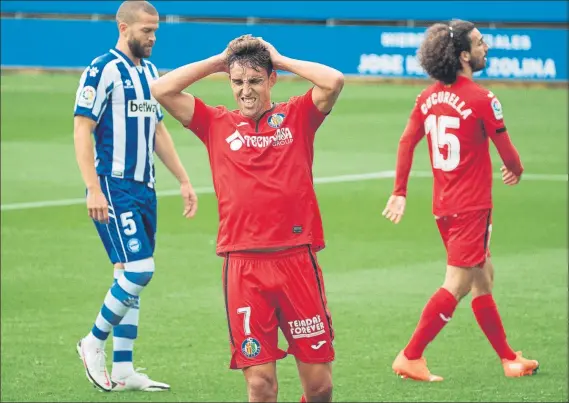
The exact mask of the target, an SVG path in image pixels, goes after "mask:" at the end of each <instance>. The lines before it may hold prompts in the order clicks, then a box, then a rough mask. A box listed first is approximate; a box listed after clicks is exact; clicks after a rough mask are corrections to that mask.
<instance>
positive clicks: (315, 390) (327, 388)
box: [304, 377, 333, 402]
mask: <svg viewBox="0 0 569 403" xmlns="http://www.w3.org/2000/svg"><path fill="white" fill-rule="evenodd" d="M332 390H333V385H332V378H331V377H330V379H327V380H325V381H320V382H318V383H311V382H307V384H306V386H305V390H304V396H305V397H306V401H307V402H331V401H332Z"/></svg>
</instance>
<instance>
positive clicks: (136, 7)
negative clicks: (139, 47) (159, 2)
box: [116, 0, 158, 24]
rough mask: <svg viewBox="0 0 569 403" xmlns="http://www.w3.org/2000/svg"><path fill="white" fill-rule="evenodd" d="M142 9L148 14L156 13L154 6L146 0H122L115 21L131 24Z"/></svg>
mask: <svg viewBox="0 0 569 403" xmlns="http://www.w3.org/2000/svg"><path fill="white" fill-rule="evenodd" d="M139 11H142V12H143V13H146V14H150V15H158V11H157V10H156V8H155V7H154V6H153V5H152V4H150V3H149V2H147V1H139V0H127V1H124V2H123V3H122V4H121V5H120V7H119V9H118V10H117V14H116V20H117V22H125V23H127V24H131V23H133V22H135V21H136V14H137V13H138V12H139Z"/></svg>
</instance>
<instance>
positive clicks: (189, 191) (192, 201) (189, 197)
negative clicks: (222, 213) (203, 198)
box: [180, 182, 198, 218]
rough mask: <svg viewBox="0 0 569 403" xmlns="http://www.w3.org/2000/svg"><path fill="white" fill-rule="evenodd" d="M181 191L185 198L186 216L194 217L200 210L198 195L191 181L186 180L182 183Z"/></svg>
mask: <svg viewBox="0 0 569 403" xmlns="http://www.w3.org/2000/svg"><path fill="white" fill-rule="evenodd" d="M180 193H181V194H182V199H183V200H184V213H183V215H184V217H186V218H193V217H194V216H195V215H196V212H197V211H198V196H197V194H196V192H195V191H194V188H193V187H192V185H191V183H189V182H184V183H182V184H181V185H180Z"/></svg>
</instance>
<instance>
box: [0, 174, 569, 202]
mask: <svg viewBox="0 0 569 403" xmlns="http://www.w3.org/2000/svg"><path fill="white" fill-rule="evenodd" d="M411 176H413V177H417V178H430V177H432V173H431V172H427V171H418V172H412V173H411ZM393 177H395V171H380V172H370V173H365V174H353V175H339V176H324V177H321V178H314V183H317V184H321V183H342V182H361V181H366V180H372V179H388V178H393ZM495 178H500V175H499V174H498V175H495ZM526 180H537V181H554V182H567V180H568V176H567V175H559V174H551V175H549V174H524V175H523V179H522V181H526ZM195 190H196V193H197V194H198V197H199V195H200V194H208V193H213V188H212V187H198V188H196V189H195ZM179 192H180V190H179V189H169V190H163V191H158V192H157V196H158V197H167V196H176V195H178V194H179ZM83 203H85V199H84V198H77V199H60V200H44V201H36V202H23V203H7V204H2V205H1V206H0V210H1V211H9V210H27V209H33V208H43V207H58V206H72V205H76V204H83Z"/></svg>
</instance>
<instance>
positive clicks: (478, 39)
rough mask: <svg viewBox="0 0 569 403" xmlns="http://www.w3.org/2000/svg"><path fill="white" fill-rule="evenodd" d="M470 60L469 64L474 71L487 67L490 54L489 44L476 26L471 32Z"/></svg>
mask: <svg viewBox="0 0 569 403" xmlns="http://www.w3.org/2000/svg"><path fill="white" fill-rule="evenodd" d="M470 41H471V45H470V60H469V61H468V64H469V65H470V68H471V69H472V72H473V73H476V72H477V71H480V70H482V69H484V68H485V67H486V56H487V55H488V48H489V47H488V44H486V42H484V37H483V36H482V34H481V33H480V31H479V30H478V29H476V28H474V29H473V30H472V32H471V33H470Z"/></svg>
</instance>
